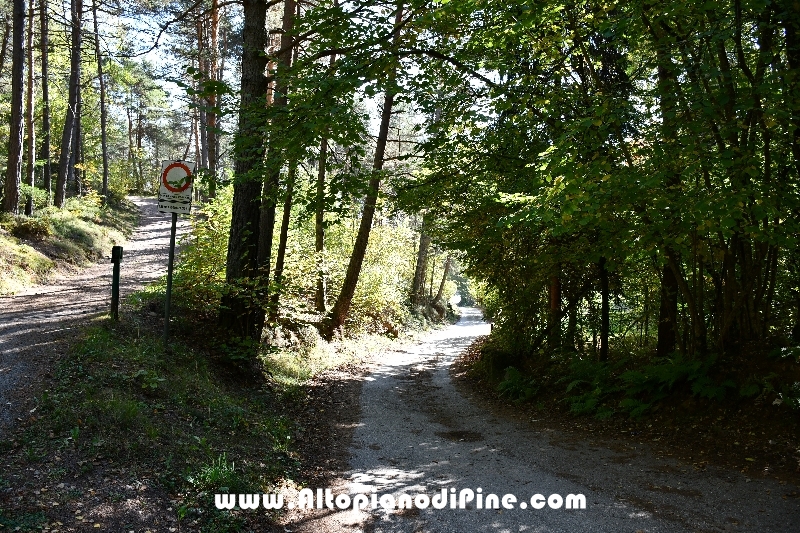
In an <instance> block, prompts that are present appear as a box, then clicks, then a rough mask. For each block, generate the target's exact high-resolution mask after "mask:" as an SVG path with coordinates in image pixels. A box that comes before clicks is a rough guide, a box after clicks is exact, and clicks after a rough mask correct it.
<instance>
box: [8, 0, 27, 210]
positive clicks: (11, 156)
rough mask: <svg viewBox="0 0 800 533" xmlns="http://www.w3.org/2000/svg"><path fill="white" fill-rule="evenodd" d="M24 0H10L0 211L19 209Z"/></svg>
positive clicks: (23, 86)
mask: <svg viewBox="0 0 800 533" xmlns="http://www.w3.org/2000/svg"><path fill="white" fill-rule="evenodd" d="M26 15H27V13H26V7H25V0H14V12H13V36H12V45H11V125H10V130H9V140H8V166H7V169H6V184H5V189H4V194H3V211H4V212H6V213H13V214H16V213H17V211H19V188H20V183H21V182H22V135H23V97H24V91H25V17H26Z"/></svg>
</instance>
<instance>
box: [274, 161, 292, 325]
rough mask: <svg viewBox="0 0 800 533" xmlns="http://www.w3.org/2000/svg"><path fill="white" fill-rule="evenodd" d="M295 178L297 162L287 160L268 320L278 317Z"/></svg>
mask: <svg viewBox="0 0 800 533" xmlns="http://www.w3.org/2000/svg"><path fill="white" fill-rule="evenodd" d="M296 179H297V162H296V161H290V162H289V173H288V175H287V176H286V196H285V198H284V200H283V218H282V219H281V229H280V236H279V237H278V254H277V255H276V256H275V278H274V279H275V285H276V287H275V290H274V291H273V293H272V296H271V298H270V320H271V321H274V320H275V319H276V318H277V317H278V306H279V305H280V298H281V285H282V284H283V281H284V280H283V269H284V265H285V262H286V245H287V244H288V242H289V223H290V222H291V217H292V200H293V197H294V185H295V180H296Z"/></svg>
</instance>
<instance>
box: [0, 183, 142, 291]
mask: <svg viewBox="0 0 800 533" xmlns="http://www.w3.org/2000/svg"><path fill="white" fill-rule="evenodd" d="M137 221H138V213H137V210H136V207H135V206H134V205H133V204H131V203H129V202H127V201H123V202H121V203H120V204H118V205H112V206H108V207H103V206H102V205H101V201H100V196H98V195H97V194H96V193H90V194H87V195H86V196H83V197H80V198H69V199H68V200H67V201H66V202H65V206H64V208H63V209H57V208H55V207H45V208H43V209H39V210H36V211H35V212H34V215H33V216H32V217H26V216H24V215H19V216H10V215H3V217H2V218H0V269H2V271H3V272H4V275H3V277H2V278H1V279H0V294H12V293H14V292H17V291H19V290H21V289H24V288H25V287H28V286H31V285H34V284H36V283H41V282H42V281H44V280H45V279H46V277H47V275H48V274H49V273H50V272H51V271H52V270H53V269H54V268H56V266H58V264H60V263H61V264H64V263H66V264H73V265H84V264H87V263H89V262H92V261H95V260H97V259H99V258H100V257H102V256H103V255H106V254H108V253H109V251H110V250H111V247H112V246H114V245H115V244H118V243H120V242H122V241H124V240H125V238H126V236H127V235H129V234H130V233H131V232H132V231H133V228H134V227H135V226H136V223H137Z"/></svg>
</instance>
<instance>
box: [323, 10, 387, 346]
mask: <svg viewBox="0 0 800 533" xmlns="http://www.w3.org/2000/svg"><path fill="white" fill-rule="evenodd" d="M402 21H403V5H402V3H401V4H399V5H398V6H397V9H396V11H395V22H394V28H395V31H394V35H393V37H392V49H393V50H397V48H398V46H399V44H400V35H401V32H400V28H401V23H402ZM391 61H392V64H391V66H390V67H389V72H388V76H387V87H386V92H385V94H384V97H383V108H382V110H381V123H380V129H379V130H378V139H377V144H376V145H375V157H374V159H373V162H372V169H373V175H372V178H371V179H370V180H369V187H368V192H367V195H366V197H365V198H364V208H363V211H362V214H361V223H360V224H359V227H358V234H357V235H356V242H355V245H354V246H353V253H352V255H351V256H350V262H349V263H348V265H347V273H346V274H345V278H344V283H343V285H342V290H341V292H340V293H339V298H337V300H336V304H335V305H334V306H333V309H332V310H331V312H330V315H329V316H328V320H327V323H326V324H325V327H324V328H323V329H324V334H325V335H326V336H327V337H332V336H333V332H334V331H335V330H337V329H338V328H340V327H341V326H343V325H344V322H345V320H347V315H348V314H349V312H350V305H351V304H352V302H353V296H355V293H356V286H357V285H358V278H359V276H360V274H361V265H362V264H363V263H364V256H365V255H366V253H367V245H368V244H369V234H370V231H371V230H372V219H373V218H374V216H375V205H376V204H377V202H378V192H379V190H380V185H381V177H380V176H381V174H380V173H381V171H382V170H383V163H384V154H385V152H386V142H387V140H388V139H389V123H390V122H391V118H392V108H393V107H394V99H395V93H396V91H397V89H396V87H395V81H396V78H397V64H396V63H395V61H394V58H392V59H391Z"/></svg>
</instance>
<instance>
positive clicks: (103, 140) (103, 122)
mask: <svg viewBox="0 0 800 533" xmlns="http://www.w3.org/2000/svg"><path fill="white" fill-rule="evenodd" d="M42 1H43V2H44V1H46V0H42ZM92 14H93V15H94V50H95V56H96V57H97V79H98V81H99V82H100V150H101V151H102V156H103V199H104V202H105V203H108V134H107V131H108V126H107V124H108V117H107V116H106V80H105V77H104V76H103V55H102V53H101V52H100V30H99V29H98V26H99V25H98V23H97V0H92Z"/></svg>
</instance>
